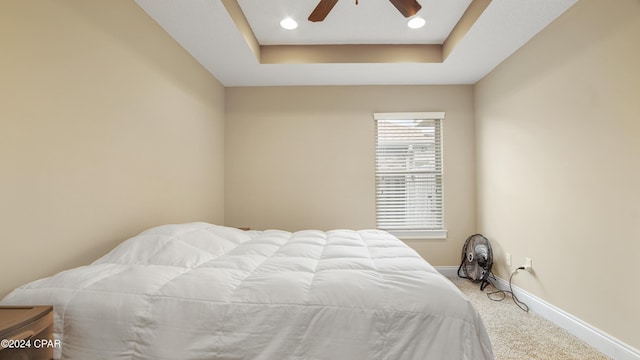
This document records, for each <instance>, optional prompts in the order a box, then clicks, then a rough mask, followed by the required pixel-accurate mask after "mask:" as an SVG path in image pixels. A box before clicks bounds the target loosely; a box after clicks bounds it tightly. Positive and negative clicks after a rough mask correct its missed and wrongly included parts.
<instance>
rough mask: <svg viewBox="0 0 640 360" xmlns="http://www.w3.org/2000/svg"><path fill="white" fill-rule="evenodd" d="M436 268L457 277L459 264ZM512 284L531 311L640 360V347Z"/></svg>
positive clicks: (627, 359)
mask: <svg viewBox="0 0 640 360" xmlns="http://www.w3.org/2000/svg"><path fill="white" fill-rule="evenodd" d="M436 270H438V271H439V272H440V273H441V274H442V275H444V276H446V277H456V276H458V267H457V266H437V267H436ZM497 280H498V286H500V288H501V289H507V288H508V287H509V282H508V281H507V280H504V279H502V278H498V277H497ZM512 287H513V291H514V292H515V293H516V295H517V296H518V299H520V300H521V301H522V302H524V303H526V304H527V305H528V306H529V309H530V310H531V311H533V312H534V313H536V314H538V315H540V316H542V317H543V318H545V319H547V320H549V321H551V322H552V323H554V324H556V325H557V326H559V327H561V328H563V329H565V330H566V331H567V332H569V333H570V334H572V335H574V336H576V337H578V338H579V339H581V340H582V341H584V342H586V343H587V344H589V345H591V346H593V347H594V348H596V349H598V350H599V351H600V352H602V353H603V354H605V355H607V356H609V357H611V358H613V359H615V360H640V351H638V350H637V349H635V348H633V347H631V346H629V345H628V344H625V343H624V342H622V341H620V340H618V339H616V338H615V337H613V336H611V335H609V334H607V333H605V332H603V331H602V330H600V329H598V328H596V327H594V326H592V325H589V324H587V323H586V322H584V321H582V320H580V319H578V318H577V317H575V316H573V315H571V314H569V313H567V312H566V311H564V310H562V309H560V308H557V307H556V306H554V305H552V304H550V303H548V302H546V301H544V300H542V299H540V298H539V297H537V296H535V295H533V294H531V293H529V292H527V291H525V290H523V289H521V288H519V287H517V286H515V285H513V286H512Z"/></svg>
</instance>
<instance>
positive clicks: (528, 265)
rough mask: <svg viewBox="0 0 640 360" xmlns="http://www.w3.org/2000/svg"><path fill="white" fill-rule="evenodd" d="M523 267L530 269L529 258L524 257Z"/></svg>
mask: <svg viewBox="0 0 640 360" xmlns="http://www.w3.org/2000/svg"><path fill="white" fill-rule="evenodd" d="M524 269H525V270H527V271H531V258H524Z"/></svg>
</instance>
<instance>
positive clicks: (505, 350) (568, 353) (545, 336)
mask: <svg viewBox="0 0 640 360" xmlns="http://www.w3.org/2000/svg"><path fill="white" fill-rule="evenodd" d="M450 280H451V281H453V283H454V284H455V285H456V286H457V287H458V288H459V289H460V290H462V292H463V293H464V294H465V295H466V296H467V297H468V298H469V300H470V301H471V303H472V304H473V306H475V308H476V309H477V310H478V312H479V313H480V316H481V317H482V320H483V321H484V323H485V326H486V328H487V331H488V332H489V337H490V338H491V344H492V346H493V354H494V356H495V360H512V359H513V360H525V359H526V360H529V359H531V360H533V359H540V360H565V359H566V360H569V359H570V360H574V359H575V360H585V359H589V360H600V359H603V360H607V359H610V358H609V357H607V356H605V355H604V354H602V353H600V352H598V351H597V350H596V349H594V348H593V347H591V346H589V345H587V344H586V343H585V342H583V341H582V340H580V339H578V338H577V337H575V336H573V335H571V334H569V333H568V332H566V331H565V330H563V329H561V328H559V327H558V326H556V325H554V324H553V323H551V322H550V321H548V320H546V319H544V318H542V317H541V316H539V315H537V314H535V313H533V312H528V313H527V312H524V311H522V310H520V308H519V307H518V306H517V305H516V304H515V303H514V302H513V300H512V299H511V297H510V296H509V295H507V297H506V298H505V299H504V300H503V301H499V302H498V301H492V300H490V299H489V298H488V297H487V291H492V290H494V288H493V287H491V286H489V287H487V289H485V291H480V285H479V284H474V283H473V282H471V281H468V280H464V279H460V278H451V279H450ZM517 295H518V294H517V293H516V296H517Z"/></svg>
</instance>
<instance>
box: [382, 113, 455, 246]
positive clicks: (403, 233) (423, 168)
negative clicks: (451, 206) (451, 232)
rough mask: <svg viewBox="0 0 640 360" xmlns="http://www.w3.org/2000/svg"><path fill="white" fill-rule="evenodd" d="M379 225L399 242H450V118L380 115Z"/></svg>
mask: <svg viewBox="0 0 640 360" xmlns="http://www.w3.org/2000/svg"><path fill="white" fill-rule="evenodd" d="M374 118H375V122H376V222H377V227H378V228H380V229H384V230H387V231H390V232H392V233H394V234H396V235H398V236H399V237H403V238H411V237H418V238H420V237H425V238H427V237H446V232H445V231H444V229H443V217H444V214H443V196H442V126H441V122H442V119H444V113H376V114H374Z"/></svg>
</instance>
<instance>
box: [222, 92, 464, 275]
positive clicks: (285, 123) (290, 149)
mask: <svg viewBox="0 0 640 360" xmlns="http://www.w3.org/2000/svg"><path fill="white" fill-rule="evenodd" d="M398 111H445V112H446V120H445V121H444V152H445V154H446V158H445V163H444V171H445V184H444V188H445V212H446V215H445V217H446V219H445V222H446V227H447V229H448V230H449V239H448V240H446V241H437V240H427V241H425V240H419V241H411V242H409V243H410V245H411V246H413V247H414V248H416V249H417V250H418V251H419V252H420V253H421V254H422V255H423V256H424V257H425V258H427V259H428V260H429V261H430V262H431V263H432V264H434V265H453V264H456V263H457V262H458V260H459V251H460V248H461V246H462V242H463V241H464V239H465V238H466V237H467V236H468V235H469V234H470V233H471V232H473V231H474V230H475V202H474V199H475V192H474V191H475V185H474V184H475V179H474V172H475V169H474V144H473V92H472V87H471V86H396V87H394V86H379V87H376V86H362V87H358V86H346V87H268V88H228V89H227V93H226V119H227V123H226V128H225V130H226V138H225V141H226V147H225V154H226V163H225V164H226V165H225V180H226V182H225V184H226V188H225V219H226V223H227V225H231V226H247V227H251V228H254V229H265V228H278V229H284V230H290V231H295V230H300V229H306V228H312V229H321V230H327V229H333V228H355V229H360V228H374V227H375V191H374V187H375V178H374V175H375V163H374V122H373V113H374V112H398Z"/></svg>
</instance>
